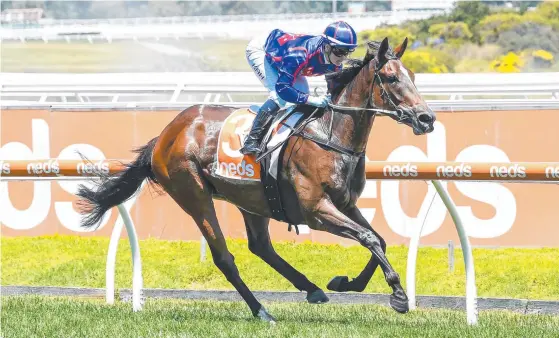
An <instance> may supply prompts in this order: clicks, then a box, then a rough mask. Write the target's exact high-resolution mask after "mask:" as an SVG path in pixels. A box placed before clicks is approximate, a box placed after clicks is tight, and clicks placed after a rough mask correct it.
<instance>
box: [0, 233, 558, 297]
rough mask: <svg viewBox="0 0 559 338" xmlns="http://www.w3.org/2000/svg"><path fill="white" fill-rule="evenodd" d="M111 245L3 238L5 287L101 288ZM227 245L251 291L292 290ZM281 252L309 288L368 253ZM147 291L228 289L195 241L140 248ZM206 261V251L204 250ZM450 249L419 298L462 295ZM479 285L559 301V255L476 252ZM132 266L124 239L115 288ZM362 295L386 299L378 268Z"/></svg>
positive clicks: (356, 268)
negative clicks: (450, 261)
mask: <svg viewBox="0 0 559 338" xmlns="http://www.w3.org/2000/svg"><path fill="white" fill-rule="evenodd" d="M108 244H109V239H108V238H100V237H80V236H46V237H17V238H6V237H4V238H2V240H1V245H2V248H1V250H2V251H1V263H2V276H1V283H2V285H36V286H39V285H50V286H80V287H98V288H102V287H104V286H105V262H106V255H107V248H108ZM228 246H229V249H230V250H231V252H232V253H233V255H234V256H235V261H236V263H237V266H238V268H239V271H240V273H241V277H242V278H243V279H244V281H245V282H246V284H247V285H248V286H249V288H251V289H252V290H280V291H286V290H291V291H295V290H296V289H295V288H294V287H293V286H292V285H291V284H290V283H289V282H288V281H287V280H286V279H284V278H283V277H282V276H281V275H279V274H278V273H277V272H276V271H275V270H273V269H272V268H271V267H270V266H268V265H267V264H266V263H264V262H263V261H262V260H260V259H259V258H258V257H256V256H254V255H253V254H252V253H251V252H250V251H249V250H248V246H247V242H246V241H245V240H228ZM274 246H275V248H276V250H277V251H278V253H279V254H280V255H281V256H282V257H283V258H285V259H286V260H287V261H288V262H289V263H291V264H292V265H293V266H295V267H296V268H297V269H299V270H300V271H301V272H302V273H303V274H305V275H306V276H307V277H308V278H309V279H310V280H311V281H313V282H314V283H316V284H317V285H318V286H320V287H323V288H325V287H326V284H327V283H328V281H330V279H331V278H332V277H334V276H337V275H348V276H350V277H355V276H357V274H358V273H359V272H360V271H361V270H362V269H363V267H364V266H365V264H366V262H367V260H368V259H369V257H370V253H369V252H368V251H367V250H366V249H364V248H362V247H360V246H351V247H342V246H339V245H321V244H312V243H303V244H295V243H288V242H283V243H275V244H274ZM140 248H141V255H142V265H143V277H144V285H145V287H147V288H184V289H228V290H231V289H233V288H232V286H231V285H230V284H229V282H227V280H226V279H225V277H224V276H223V275H222V273H221V272H220V271H219V270H218V269H217V268H216V267H215V265H214V264H213V261H212V259H211V256H209V257H208V258H207V260H206V261H205V262H200V261H199V259H200V257H199V252H200V247H199V243H198V242H184V241H163V240H157V239H148V240H142V241H140ZM207 252H208V255H211V254H210V251H209V250H208V251H207ZM407 253H408V249H407V247H404V246H391V247H389V248H388V259H389V260H390V262H391V263H392V265H393V266H394V268H395V269H396V271H397V272H398V273H399V274H400V277H401V280H402V283H403V285H404V287H405V281H406V261H407ZM447 256H448V253H447V249H437V248H421V249H420V252H419V258H418V262H417V264H418V273H417V294H419V295H445V296H451V295H454V296H463V295H464V294H465V272H464V264H463V258H462V254H461V251H460V250H456V270H455V271H454V272H453V273H451V272H449V271H448V259H447ZM474 260H475V267H476V284H477V288H478V294H479V296H480V297H505V298H524V299H545V300H557V299H559V296H558V295H559V283H558V281H559V269H558V268H557V266H558V265H557V263H558V260H559V248H553V249H552V248H550V249H520V248H511V249H474ZM131 276H132V263H131V255H130V248H129V245H128V241H127V240H121V242H120V244H119V251H118V255H117V271H116V286H117V288H130V287H131V284H132V279H131ZM365 292H369V293H389V292H390V288H389V287H388V286H387V284H386V282H385V281H384V278H383V275H382V273H381V271H380V269H379V270H378V271H377V273H376V274H375V276H374V277H373V279H372V281H371V282H370V283H369V285H368V287H367V289H366V290H365Z"/></svg>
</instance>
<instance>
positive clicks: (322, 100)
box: [307, 95, 330, 108]
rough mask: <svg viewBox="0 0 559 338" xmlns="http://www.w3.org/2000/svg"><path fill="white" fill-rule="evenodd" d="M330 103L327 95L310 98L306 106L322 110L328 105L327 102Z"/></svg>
mask: <svg viewBox="0 0 559 338" xmlns="http://www.w3.org/2000/svg"><path fill="white" fill-rule="evenodd" d="M329 101H330V97H329V96H327V95H321V96H310V95H309V97H308V98H307V104H310V105H311V106H315V107H320V108H324V107H326V106H327V105H328V102H329Z"/></svg>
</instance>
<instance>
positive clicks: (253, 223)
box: [239, 209, 328, 304]
mask: <svg viewBox="0 0 559 338" xmlns="http://www.w3.org/2000/svg"><path fill="white" fill-rule="evenodd" d="M239 210H240V211H241V213H242V215H243V218H244V220H245V226H246V230H247V236H248V247H249V249H250V251H251V252H252V253H254V254H255V255H257V256H258V257H260V258H261V259H262V260H263V261H264V262H266V263H268V265H270V266H271V267H272V268H274V269H275V270H276V271H277V272H279V273H280V274H281V275H282V276H283V277H285V278H286V279H287V280H289V281H290V282H291V284H293V286H295V287H296V288H297V289H299V290H301V291H306V292H307V301H308V302H309V303H316V304H318V303H326V302H328V297H326V295H325V294H324V291H322V290H321V289H320V288H319V287H318V286H316V285H315V284H314V283H311V282H310V281H309V280H308V279H307V277H305V275H303V274H302V273H300V272H299V271H297V270H296V269H295V268H294V267H292V266H291V265H290V264H289V263H287V262H286V261H285V260H284V259H283V258H281V257H280V256H279V255H278V253H277V252H276V251H275V250H274V247H273V246H272V242H271V241H270V232H269V231H268V224H269V222H270V219H269V218H266V217H262V216H258V215H254V214H251V213H248V212H246V211H244V210H242V209H239Z"/></svg>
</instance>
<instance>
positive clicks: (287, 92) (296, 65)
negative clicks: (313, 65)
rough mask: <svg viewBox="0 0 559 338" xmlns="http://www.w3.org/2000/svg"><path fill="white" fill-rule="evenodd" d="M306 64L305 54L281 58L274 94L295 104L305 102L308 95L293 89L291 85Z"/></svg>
mask: <svg viewBox="0 0 559 338" xmlns="http://www.w3.org/2000/svg"><path fill="white" fill-rule="evenodd" d="M307 62H308V60H307V54H306V53H295V54H291V55H287V56H285V57H284V58H283V62H282V65H281V67H280V69H279V71H278V75H279V76H278V81H277V82H276V92H277V94H278V96H279V97H280V98H281V99H282V100H284V101H287V102H291V103H297V104H302V103H306V102H307V99H308V97H309V94H308V93H303V92H301V91H299V90H297V89H295V88H294V87H293V83H295V80H296V78H297V76H299V73H300V72H301V70H302V69H303V67H304V66H305V65H306V63H307Z"/></svg>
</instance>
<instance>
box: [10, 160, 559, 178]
mask: <svg viewBox="0 0 559 338" xmlns="http://www.w3.org/2000/svg"><path fill="white" fill-rule="evenodd" d="M127 162H128V161H120V160H101V161H91V162H84V161H79V160H57V159H47V160H21V161H20V160H18V161H0V178H1V177H57V176H66V177H80V176H97V174H96V173H97V172H99V171H100V172H102V173H115V172H118V171H121V170H122V169H124V166H123V165H122V164H121V163H127ZM365 171H366V177H367V179H375V180H387V179H392V180H451V181H518V182H522V181H544V182H545V181H549V182H559V162H510V163H475V162H372V161H369V162H367V164H366V169H365Z"/></svg>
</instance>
